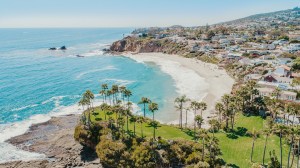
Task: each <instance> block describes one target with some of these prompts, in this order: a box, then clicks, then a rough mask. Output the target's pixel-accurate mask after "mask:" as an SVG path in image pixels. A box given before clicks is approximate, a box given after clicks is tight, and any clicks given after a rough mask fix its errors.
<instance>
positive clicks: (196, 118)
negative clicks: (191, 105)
mask: <svg viewBox="0 0 300 168" xmlns="http://www.w3.org/2000/svg"><path fill="white" fill-rule="evenodd" d="M203 121H204V119H203V118H202V116H200V115H197V116H196V117H195V122H196V123H197V125H198V127H199V129H201V126H202V124H203Z"/></svg>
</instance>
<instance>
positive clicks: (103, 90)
mask: <svg viewBox="0 0 300 168" xmlns="http://www.w3.org/2000/svg"><path fill="white" fill-rule="evenodd" d="M107 90H108V86H107V84H102V85H101V91H100V94H101V95H102V96H104V101H105V102H106V96H107V95H106V93H107Z"/></svg>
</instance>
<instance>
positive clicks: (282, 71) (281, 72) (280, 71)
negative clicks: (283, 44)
mask: <svg viewBox="0 0 300 168" xmlns="http://www.w3.org/2000/svg"><path fill="white" fill-rule="evenodd" d="M274 74H276V75H277V76H280V77H290V75H291V68H290V67H287V66H285V65H282V66H280V67H277V68H276V69H275V71H274Z"/></svg>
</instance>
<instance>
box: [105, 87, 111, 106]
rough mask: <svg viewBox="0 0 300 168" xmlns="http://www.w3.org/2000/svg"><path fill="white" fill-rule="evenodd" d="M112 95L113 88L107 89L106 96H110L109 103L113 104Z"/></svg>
mask: <svg viewBox="0 0 300 168" xmlns="http://www.w3.org/2000/svg"><path fill="white" fill-rule="evenodd" d="M111 95H112V91H111V90H107V91H106V96H108V99H109V105H111V97H110V96H111Z"/></svg>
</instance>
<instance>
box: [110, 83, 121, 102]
mask: <svg viewBox="0 0 300 168" xmlns="http://www.w3.org/2000/svg"><path fill="white" fill-rule="evenodd" d="M111 92H112V96H113V104H116V102H117V94H118V93H119V86H118V85H112V86H111Z"/></svg>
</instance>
